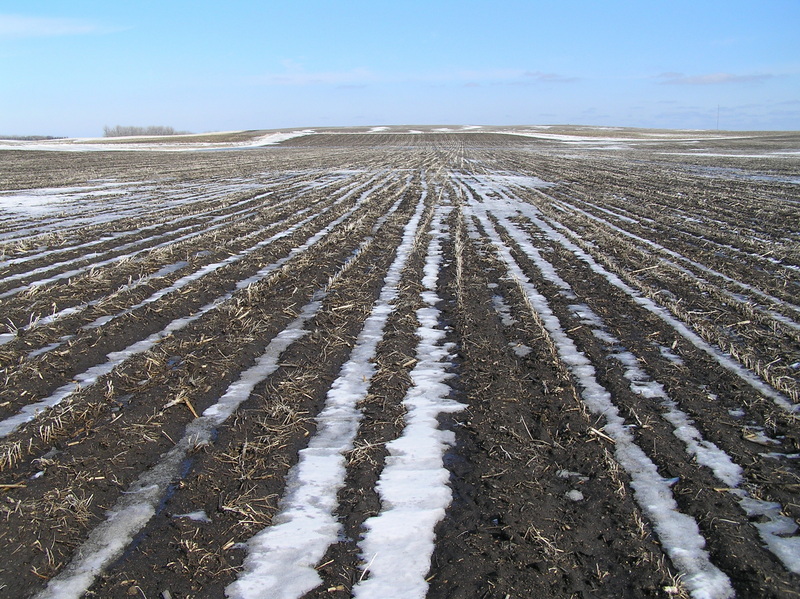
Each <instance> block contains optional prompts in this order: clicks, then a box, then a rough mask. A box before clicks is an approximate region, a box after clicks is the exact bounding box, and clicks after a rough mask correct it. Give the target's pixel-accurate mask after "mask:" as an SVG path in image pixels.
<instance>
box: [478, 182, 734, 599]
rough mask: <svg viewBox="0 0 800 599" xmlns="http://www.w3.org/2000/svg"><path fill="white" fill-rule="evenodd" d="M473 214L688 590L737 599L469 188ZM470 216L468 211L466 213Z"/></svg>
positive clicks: (705, 598) (712, 598) (701, 596)
mask: <svg viewBox="0 0 800 599" xmlns="http://www.w3.org/2000/svg"><path fill="white" fill-rule="evenodd" d="M464 191H465V193H466V196H467V198H468V201H469V207H468V210H469V211H471V212H472V213H473V214H475V215H476V216H477V217H478V219H479V220H480V222H481V225H482V226H483V228H484V230H485V231H486V234H487V235H488V236H489V238H490V239H491V241H492V243H493V244H494V245H495V247H496V248H497V252H498V254H499V256H500V258H501V259H502V261H503V262H504V263H505V265H506V268H507V269H508V273H509V276H510V277H511V278H513V279H514V280H515V282H516V283H517V285H518V286H519V288H520V290H521V291H522V292H523V294H524V295H525V298H526V300H527V301H528V303H529V304H530V307H531V309H533V310H534V311H535V312H536V313H537V314H538V316H539V318H540V319H541V321H542V324H543V325H544V327H545V328H546V329H547V331H548V333H549V334H550V337H551V338H552V340H553V342H554V343H555V345H556V347H557V349H558V355H559V357H560V358H561V360H562V361H563V362H564V364H565V365H566V366H567V368H568V369H569V370H570V372H571V373H572V375H573V376H574V377H575V379H576V381H577V382H578V386H579V387H580V391H581V397H582V398H583V401H584V403H585V404H586V406H587V407H588V408H589V410H590V411H591V412H592V413H593V414H596V415H598V416H602V417H603V418H605V420H606V425H605V427H604V431H605V432H606V434H608V435H609V436H610V437H611V438H612V439H614V442H615V444H614V453H615V456H616V459H617V461H618V462H619V464H620V465H621V466H622V467H623V469H624V470H625V471H626V472H627V473H628V475H629V476H630V477H631V486H632V487H633V490H634V496H635V498H636V501H637V503H638V504H639V506H640V507H641V508H642V511H643V512H644V513H645V514H646V515H647V517H648V518H649V519H650V521H651V522H653V525H654V528H655V530H656V533H657V534H658V537H659V540H660V541H661V544H662V545H663V547H664V550H665V551H666V552H667V555H669V557H670V559H671V560H672V562H673V563H674V564H675V566H676V567H677V568H678V570H679V571H680V572H681V575H682V581H683V584H685V585H686V588H688V589H689V591H690V592H691V593H692V596H693V597H695V599H725V598H728V597H732V596H733V588H732V587H731V583H730V580H729V579H728V577H727V576H726V575H725V574H724V573H723V572H722V571H720V570H719V568H717V567H716V566H715V565H714V564H712V563H711V561H710V560H709V557H708V553H707V552H706V551H705V549H704V547H705V544H706V543H705V539H704V538H703V536H702V535H701V534H700V529H699V527H698V525H697V522H696V521H695V520H694V518H692V517H690V516H688V515H687V514H684V513H682V512H680V511H679V510H678V505H677V503H676V501H675V498H674V497H673V495H672V490H671V487H670V481H668V480H666V479H665V478H663V477H662V476H661V475H660V474H659V473H658V468H657V467H656V465H655V464H654V463H653V461H652V460H651V459H650V458H649V457H647V454H645V453H644V451H642V449H641V448H640V447H639V446H638V445H636V444H635V443H634V440H633V435H632V434H631V432H630V430H629V429H628V427H627V426H626V424H625V420H624V419H623V418H622V416H620V414H619V410H618V409H617V407H616V406H615V405H614V403H613V402H612V401H611V394H610V393H609V392H608V391H607V390H606V389H605V388H604V387H603V386H602V385H600V383H598V382H597V378H596V377H595V369H594V367H593V366H592V363H591V361H590V360H589V359H588V358H587V357H586V355H585V354H583V353H582V352H580V351H578V348H577V347H576V346H575V342H574V341H573V340H572V339H571V338H570V337H569V336H568V335H567V334H566V332H565V331H564V329H563V328H562V326H561V322H560V321H559V320H558V318H557V317H556V316H555V314H554V313H553V311H552V309H551V308H550V305H549V303H548V302H547V299H546V298H545V297H544V296H543V295H542V294H540V293H539V291H538V290H537V289H536V287H535V286H534V285H533V284H532V283H531V282H530V279H528V277H527V276H526V275H525V273H524V272H523V271H522V269H521V268H520V267H519V265H518V264H517V262H516V260H514V257H513V256H512V255H511V251H510V250H509V248H508V247H507V246H506V245H505V244H504V243H503V241H502V239H501V238H500V235H499V234H498V232H497V230H496V229H495V227H494V225H493V224H492V222H491V220H490V219H489V217H488V215H487V207H488V206H489V205H491V204H492V199H491V198H489V197H487V196H482V199H483V204H481V203H478V202H477V201H475V199H474V198H473V197H472V194H471V193H470V192H469V189H466V188H464ZM465 213H467V211H466V210H465Z"/></svg>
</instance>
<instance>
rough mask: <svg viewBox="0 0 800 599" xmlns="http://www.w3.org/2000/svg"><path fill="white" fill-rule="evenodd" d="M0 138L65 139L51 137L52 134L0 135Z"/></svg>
mask: <svg viewBox="0 0 800 599" xmlns="http://www.w3.org/2000/svg"><path fill="white" fill-rule="evenodd" d="M0 139H9V140H12V141H44V140H48V139H66V138H64V137H53V136H52V135H0Z"/></svg>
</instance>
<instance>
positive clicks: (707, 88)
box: [0, 0, 800, 136]
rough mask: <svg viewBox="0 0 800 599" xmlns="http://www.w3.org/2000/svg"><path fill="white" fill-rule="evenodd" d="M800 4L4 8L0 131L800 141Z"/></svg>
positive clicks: (653, 0)
mask: <svg viewBox="0 0 800 599" xmlns="http://www.w3.org/2000/svg"><path fill="white" fill-rule="evenodd" d="M798 30H800V0H782V1H779V0H774V1H773V0H752V1H742V0H728V1H727V2H720V1H716V0H693V1H691V2H686V1H683V0H672V1H666V0H664V1H660V0H641V1H619V0H591V1H590V0H562V1H559V2H557V1H555V0H553V1H548V2H544V1H536V0H529V1H517V0H494V1H492V2H489V1H470V0H461V1H451V0H440V1H437V0H428V1H417V0H410V1H402V0H396V1H394V2H384V1H381V0H371V1H361V0H356V1H347V0H339V1H324V0H294V1H286V0H282V1H280V2H278V1H271V0H261V1H258V2H256V1H241V0H229V1H228V2H224V3H223V2H219V1H218V0H215V1H205V0H194V1H184V0H175V1H171V0H158V1H150V0H137V1H132V2H109V1H107V0H105V1H100V0H70V1H69V2H67V1H66V0H59V1H53V0H25V1H22V0H20V1H16V2H8V1H4V0H0V134H5V135H24V134H39V135H65V136H92V135H100V134H102V129H103V126H104V125H140V126H145V125H167V126H172V127H175V128H176V129H181V130H189V131H196V132H201V131H215V130H234V129H271V128H283V127H313V126H349V125H387V124H486V125H512V124H559V123H570V124H587V125H604V126H615V125H618V126H634V127H666V128H699V129H713V128H716V125H717V114H718V107H719V125H720V128H722V129H792V130H800V33H798Z"/></svg>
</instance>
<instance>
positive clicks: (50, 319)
mask: <svg viewBox="0 0 800 599" xmlns="http://www.w3.org/2000/svg"><path fill="white" fill-rule="evenodd" d="M187 266H189V263H188V262H185V261H183V260H181V261H179V262H173V263H172V264H167V265H166V266H163V267H162V268H160V269H159V270H158V271H156V272H154V273H152V274H150V275H145V276H143V277H139V278H138V279H137V280H135V281H133V282H132V283H126V284H125V285H122V286H121V287H120V288H119V289H117V290H116V291H115V292H114V293H113V294H112V295H115V294H118V293H125V292H128V291H133V290H134V289H136V288H137V287H139V286H140V285H144V284H145V283H148V282H150V281H154V280H157V279H160V278H162V277H165V276H167V275H169V274H171V273H173V272H176V271H178V270H181V269H182V268H185V267H187ZM108 297H109V296H104V297H101V298H98V299H95V300H92V301H90V302H85V303H83V304H78V305H77V306H70V307H68V308H63V309H61V310H59V311H58V312H53V313H52V314H48V315H47V316H43V317H41V318H38V317H33V316H32V317H31V321H30V322H29V323H28V324H26V325H25V326H24V327H20V328H19V329H18V330H19V331H23V332H26V333H27V332H28V331H31V330H33V329H35V328H37V327H41V326H47V325H49V324H52V323H54V322H56V321H58V320H61V319H62V318H66V317H68V316H72V315H73V314H79V313H80V312H82V311H83V310H86V309H87V308H89V307H92V306H96V305H98V304H100V303H101V302H103V301H104V300H106V299H108ZM17 334H18V332H17V331H15V332H14V333H8V334H5V335H0V345H3V344H4V343H8V342H9V341H12V340H13V339H16V337H17ZM70 338H71V337H70ZM59 345H60V343H59V344H56V345H55V346H53V347H51V348H50V349H49V350H47V351H50V350H52V349H54V348H55V347H58V346H59ZM33 353H34V354H35V355H39V354H42V353H45V352H44V351H40V350H34V352H33ZM28 357H32V356H31V354H28Z"/></svg>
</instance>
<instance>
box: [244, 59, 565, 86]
mask: <svg viewBox="0 0 800 599" xmlns="http://www.w3.org/2000/svg"><path fill="white" fill-rule="evenodd" d="M282 64H283V66H284V69H285V70H284V72H282V73H264V74H261V75H256V76H254V77H252V78H251V81H252V82H254V83H256V84H259V85H280V86H307V85H333V86H336V87H339V88H360V87H365V86H366V85H368V84H374V83H434V84H443V83H456V84H461V85H463V86H466V87H480V86H482V85H484V84H513V85H520V84H533V83H569V82H573V81H578V78H577V77H567V76H564V75H560V74H558V73H547V72H543V71H526V70H522V69H489V70H484V71H474V70H453V71H448V72H438V73H437V72H433V73H420V72H418V73H378V72H375V71H372V70H370V69H368V68H365V67H358V68H353V69H350V70H347V71H307V70H305V69H304V68H303V66H302V65H301V64H299V63H297V62H295V61H292V60H284V61H282Z"/></svg>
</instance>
